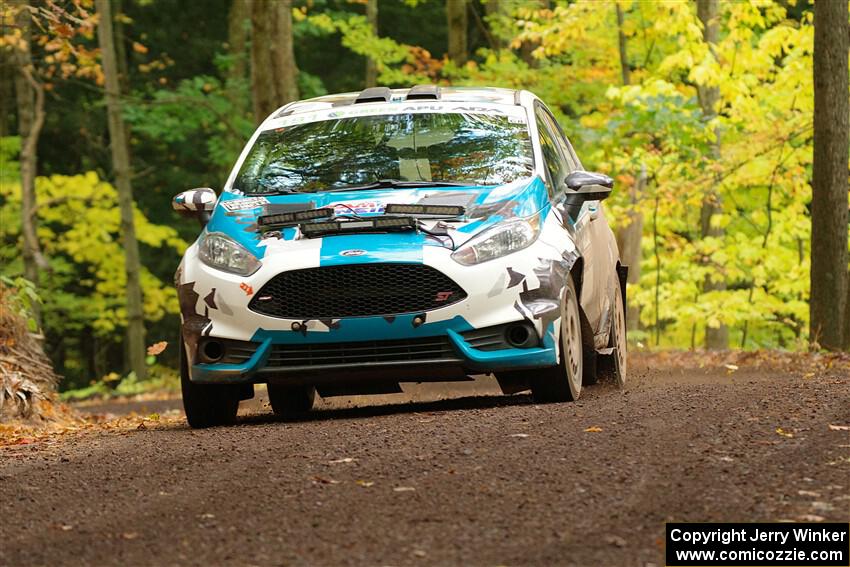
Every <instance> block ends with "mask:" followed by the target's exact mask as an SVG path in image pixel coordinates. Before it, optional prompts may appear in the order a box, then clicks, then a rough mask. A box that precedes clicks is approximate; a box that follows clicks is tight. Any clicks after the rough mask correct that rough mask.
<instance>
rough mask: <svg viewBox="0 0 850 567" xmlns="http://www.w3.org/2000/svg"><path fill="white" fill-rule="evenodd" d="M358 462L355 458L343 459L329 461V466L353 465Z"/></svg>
mask: <svg viewBox="0 0 850 567" xmlns="http://www.w3.org/2000/svg"><path fill="white" fill-rule="evenodd" d="M356 460H357V459H355V458H354V457H344V458H342V459H334V460H332V461H328V464H331V465H338V464H341V463H353V462H354V461H356Z"/></svg>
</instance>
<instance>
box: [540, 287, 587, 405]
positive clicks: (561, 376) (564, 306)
mask: <svg viewBox="0 0 850 567" xmlns="http://www.w3.org/2000/svg"><path fill="white" fill-rule="evenodd" d="M581 337H582V334H581V318H580V315H579V306H578V295H577V294H576V288H575V285H574V284H573V279H572V277H568V278H567V285H566V286H565V289H564V297H563V299H562V301H561V340H560V346H561V360H560V362H559V363H558V365H557V366H553V367H551V368H544V369H541V370H538V371H536V372H535V374H534V376H533V378H532V379H531V394H532V396H533V397H534V401H536V402H538V403H551V402H572V401H575V400H577V399H578V397H579V396H580V395H581V385H582V372H583V348H582V340H581Z"/></svg>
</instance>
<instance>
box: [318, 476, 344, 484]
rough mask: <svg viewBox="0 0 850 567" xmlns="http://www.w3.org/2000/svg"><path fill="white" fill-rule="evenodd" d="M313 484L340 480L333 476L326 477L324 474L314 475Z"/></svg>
mask: <svg viewBox="0 0 850 567" xmlns="http://www.w3.org/2000/svg"><path fill="white" fill-rule="evenodd" d="M313 484H339V481H338V480H334V479H332V478H325V477H323V476H314V477H313Z"/></svg>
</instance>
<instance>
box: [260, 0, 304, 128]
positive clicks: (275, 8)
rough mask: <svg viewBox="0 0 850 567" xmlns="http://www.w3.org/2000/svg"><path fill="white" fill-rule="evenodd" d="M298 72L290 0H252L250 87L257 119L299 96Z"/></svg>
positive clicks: (266, 115) (261, 118)
mask: <svg viewBox="0 0 850 567" xmlns="http://www.w3.org/2000/svg"><path fill="white" fill-rule="evenodd" d="M297 76H298V68H297V67H296V65H295V52H294V51H293V47H292V2H291V0H253V2H252V3H251V91H252V94H253V99H254V117H255V118H256V120H257V122H258V123H259V122H262V121H263V120H265V119H266V117H268V115H269V114H271V113H272V112H274V110H275V109H277V108H278V107H280V106H282V105H284V104H286V103H288V102H292V101H293V100H297V99H298V84H297Z"/></svg>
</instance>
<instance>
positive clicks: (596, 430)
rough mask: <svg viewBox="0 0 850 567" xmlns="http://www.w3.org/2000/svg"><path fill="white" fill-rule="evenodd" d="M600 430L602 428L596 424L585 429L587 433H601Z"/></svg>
mask: <svg viewBox="0 0 850 567" xmlns="http://www.w3.org/2000/svg"><path fill="white" fill-rule="evenodd" d="M600 431H602V428H601V427H597V426H595V425H594V426H591V427H588V428H587V429H585V430H584V432H585V433H599V432H600Z"/></svg>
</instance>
